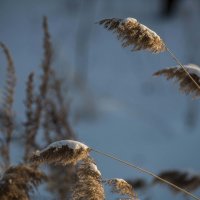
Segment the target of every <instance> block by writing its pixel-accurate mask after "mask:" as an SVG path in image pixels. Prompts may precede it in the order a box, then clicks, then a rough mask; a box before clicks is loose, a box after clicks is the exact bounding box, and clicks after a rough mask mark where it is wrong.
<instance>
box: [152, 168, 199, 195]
mask: <svg viewBox="0 0 200 200" xmlns="http://www.w3.org/2000/svg"><path fill="white" fill-rule="evenodd" d="M159 176H160V177H161V178H163V179H165V180H168V181H170V182H172V183H174V184H176V185H177V186H179V187H181V188H184V189H187V190H190V191H194V190H196V189H198V188H199V187H200V175H199V174H194V173H191V172H187V171H185V172H182V171H178V170H169V171H164V172H161V173H160V174H159ZM153 182H154V183H156V184H160V183H161V182H159V181H158V180H156V179H154V180H153ZM170 189H171V190H172V191H173V192H175V193H179V192H180V191H179V190H174V188H172V187H170Z"/></svg>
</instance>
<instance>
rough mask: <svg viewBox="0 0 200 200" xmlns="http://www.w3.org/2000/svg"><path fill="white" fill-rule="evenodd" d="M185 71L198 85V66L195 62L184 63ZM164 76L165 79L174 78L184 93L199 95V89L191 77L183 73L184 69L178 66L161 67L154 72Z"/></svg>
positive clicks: (199, 69) (199, 68)
mask: <svg viewBox="0 0 200 200" xmlns="http://www.w3.org/2000/svg"><path fill="white" fill-rule="evenodd" d="M184 67H185V69H186V70H187V72H188V73H189V74H190V76H191V77H192V78H193V79H194V81H195V82H196V83H197V84H198V85H200V67H199V66H197V65H195V64H188V65H184ZM161 75H163V76H165V77H166V78H167V80H169V79H176V80H177V82H178V83H179V89H180V91H182V92H183V93H185V94H191V95H192V96H193V98H197V97H200V90H199V88H198V87H197V86H196V84H195V83H194V81H192V80H191V78H190V77H189V76H188V75H187V74H186V73H185V70H184V69H183V68H181V67H179V66H177V67H171V68H167V69H162V70H159V71H157V72H155V73H154V76H161Z"/></svg>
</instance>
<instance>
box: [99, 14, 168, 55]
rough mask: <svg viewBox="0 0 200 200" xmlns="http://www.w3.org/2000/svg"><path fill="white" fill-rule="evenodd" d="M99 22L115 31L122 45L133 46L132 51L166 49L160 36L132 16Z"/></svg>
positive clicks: (156, 51) (158, 50) (159, 50)
mask: <svg viewBox="0 0 200 200" xmlns="http://www.w3.org/2000/svg"><path fill="white" fill-rule="evenodd" d="M99 24H100V25H103V26H104V27H105V28H106V29H108V30H109V31H113V32H114V33H116V34H117V38H118V39H119V40H121V41H122V46H123V47H127V46H133V48H132V51H135V50H142V49H145V50H148V51H151V52H153V53H160V52H163V51H165V50H166V47H165V44H164V42H163V40H162V39H161V38H160V36H159V35H157V34H156V33H155V32H154V31H152V30H151V29H149V28H148V27H146V26H145V25H143V24H141V23H139V22H138V21H137V20H136V19H134V18H130V17H128V18H125V19H117V18H112V19H103V20H101V21H99Z"/></svg>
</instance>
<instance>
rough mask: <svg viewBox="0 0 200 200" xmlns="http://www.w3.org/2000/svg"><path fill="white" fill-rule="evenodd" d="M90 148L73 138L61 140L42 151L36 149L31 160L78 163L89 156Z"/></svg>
mask: <svg viewBox="0 0 200 200" xmlns="http://www.w3.org/2000/svg"><path fill="white" fill-rule="evenodd" d="M89 152H90V148H89V147H88V146H86V145H85V144H83V143H80V142H77V141H73V140H61V141H57V142H54V143H52V144H50V145H49V146H47V147H46V148H45V149H44V150H42V151H36V153H35V154H34V155H33V156H32V157H31V159H30V162H33V163H34V164H40V163H53V164H56V165H59V164H62V165H67V164H76V163H77V162H78V161H79V160H82V159H84V158H86V157H88V154H89Z"/></svg>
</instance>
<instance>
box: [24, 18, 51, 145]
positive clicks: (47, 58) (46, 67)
mask: <svg viewBox="0 0 200 200" xmlns="http://www.w3.org/2000/svg"><path fill="white" fill-rule="evenodd" d="M43 30H44V43H43V47H44V60H43V62H42V70H43V74H42V76H41V84H40V86H39V89H40V90H39V94H38V95H37V97H36V108H35V112H34V120H33V123H32V129H31V130H30V132H29V133H28V134H29V138H30V140H31V141H32V144H33V145H34V147H35V148H36V147H37V145H36V142H35V137H36V134H37V131H38V129H39V127H40V122H41V118H42V111H43V107H44V104H45V101H44V100H45V98H46V95H47V91H48V83H49V76H50V71H51V62H52V57H53V50H52V45H51V40H50V34H49V31H48V21H47V18H46V17H44V19H43Z"/></svg>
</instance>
